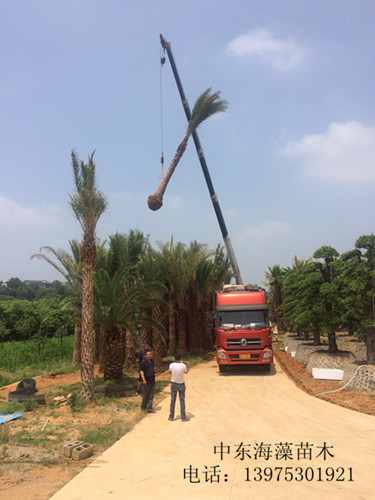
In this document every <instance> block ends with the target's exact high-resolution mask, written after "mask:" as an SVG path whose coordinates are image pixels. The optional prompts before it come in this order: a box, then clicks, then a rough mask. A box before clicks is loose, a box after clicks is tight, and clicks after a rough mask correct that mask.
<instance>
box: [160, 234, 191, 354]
mask: <svg viewBox="0 0 375 500" xmlns="http://www.w3.org/2000/svg"><path fill="white" fill-rule="evenodd" d="M184 248H185V247H184V245H183V244H182V243H177V244H175V243H174V241H173V238H171V240H170V241H169V242H168V243H165V244H164V245H160V265H161V271H162V275H163V280H164V283H165V285H166V288H167V290H168V299H167V300H168V354H169V355H170V356H173V355H174V354H175V353H176V348H177V340H178V335H177V326H180V327H181V328H182V331H179V336H182V337H184V336H185V330H184V326H183V325H182V322H180V325H178V323H177V321H178V318H179V316H178V306H179V305H180V307H181V300H182V296H183V294H184V292H185V290H186V284H187V280H186V275H185V269H184V266H183V263H184Z"/></svg>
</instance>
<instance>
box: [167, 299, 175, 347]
mask: <svg viewBox="0 0 375 500" xmlns="http://www.w3.org/2000/svg"><path fill="white" fill-rule="evenodd" d="M174 304H175V303H174V300H173V298H172V297H170V298H169V303H168V332H169V343H168V355H169V356H174V355H175V354H176V316H175V307H174Z"/></svg>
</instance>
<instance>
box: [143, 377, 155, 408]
mask: <svg viewBox="0 0 375 500" xmlns="http://www.w3.org/2000/svg"><path fill="white" fill-rule="evenodd" d="M154 392H155V384H154V383H150V382H147V384H142V405H141V408H142V410H152V402H153V399H154Z"/></svg>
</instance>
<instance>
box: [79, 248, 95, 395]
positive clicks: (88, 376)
mask: <svg viewBox="0 0 375 500" xmlns="http://www.w3.org/2000/svg"><path fill="white" fill-rule="evenodd" d="M84 245H85V243H84V244H83V245H82V247H84ZM94 248H95V243H94ZM83 253H84V252H83ZM89 257H91V255H90V256H89ZM93 268H94V265H93V260H92V259H91V258H89V259H82V335H81V347H82V348H81V382H82V387H81V394H82V398H83V399H84V400H86V401H87V400H91V399H92V398H93V397H94V345H95V336H94V321H93V313H94V283H93Z"/></svg>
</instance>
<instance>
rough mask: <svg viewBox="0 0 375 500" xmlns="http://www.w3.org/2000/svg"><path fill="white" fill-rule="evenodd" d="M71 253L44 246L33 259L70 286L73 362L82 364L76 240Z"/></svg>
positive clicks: (80, 305)
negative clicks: (54, 272) (55, 273)
mask: <svg viewBox="0 0 375 500" xmlns="http://www.w3.org/2000/svg"><path fill="white" fill-rule="evenodd" d="M69 247H70V253H68V252H66V251H65V250H56V249H54V248H52V247H50V246H44V247H42V248H41V249H40V251H39V253H36V254H33V255H32V256H31V258H32V259H35V258H36V259H40V260H44V261H45V262H47V263H48V264H49V265H50V266H52V267H53V268H54V269H55V270H56V271H57V272H58V273H59V274H60V275H61V276H62V277H63V278H64V279H65V281H67V283H68V284H69V286H70V290H71V305H72V308H73V313H74V351H73V362H74V363H77V364H80V363H81V315H82V290H81V258H80V245H79V243H78V241H76V240H70V241H69Z"/></svg>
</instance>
